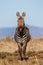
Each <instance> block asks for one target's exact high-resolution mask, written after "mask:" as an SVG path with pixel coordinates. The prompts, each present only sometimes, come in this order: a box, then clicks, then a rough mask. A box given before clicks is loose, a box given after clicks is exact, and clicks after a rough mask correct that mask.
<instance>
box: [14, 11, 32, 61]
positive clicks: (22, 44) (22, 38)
mask: <svg viewBox="0 0 43 65" xmlns="http://www.w3.org/2000/svg"><path fill="white" fill-rule="evenodd" d="M16 15H17V17H18V20H17V22H18V26H17V27H16V31H15V35H14V39H15V41H16V42H17V45H18V51H19V54H20V59H21V60H23V59H25V58H26V46H27V42H28V41H29V40H30V39H31V35H30V32H29V29H28V28H27V27H26V26H25V23H24V17H25V15H26V14H25V12H23V13H22V16H21V15H20V13H19V12H17V13H16Z"/></svg>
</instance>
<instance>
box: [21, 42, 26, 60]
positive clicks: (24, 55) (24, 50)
mask: <svg viewBox="0 0 43 65" xmlns="http://www.w3.org/2000/svg"><path fill="white" fill-rule="evenodd" d="M26 46H27V43H26V42H25V43H24V45H23V47H22V53H23V59H26Z"/></svg>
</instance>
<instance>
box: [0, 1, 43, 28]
mask: <svg viewBox="0 0 43 65" xmlns="http://www.w3.org/2000/svg"><path fill="white" fill-rule="evenodd" d="M17 11H19V12H20V14H22V12H23V11H25V12H26V17H25V23H26V24H28V25H32V26H37V27H43V0H0V28H1V27H16V26H17V17H16V12H17Z"/></svg>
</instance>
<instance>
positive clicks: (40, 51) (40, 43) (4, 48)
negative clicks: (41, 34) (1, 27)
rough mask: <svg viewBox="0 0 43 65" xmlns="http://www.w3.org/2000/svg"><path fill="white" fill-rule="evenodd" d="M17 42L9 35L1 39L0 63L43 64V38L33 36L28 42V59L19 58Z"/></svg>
mask: <svg viewBox="0 0 43 65" xmlns="http://www.w3.org/2000/svg"><path fill="white" fill-rule="evenodd" d="M18 57H19V53H18V46H17V43H16V42H15V41H14V40H12V39H11V38H10V37H9V36H8V37H5V38H4V39H1V40H0V65H43V38H36V39H35V38H32V39H31V40H30V42H28V44H27V50H26V57H28V60H23V61H20V60H18Z"/></svg>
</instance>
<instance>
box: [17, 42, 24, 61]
mask: <svg viewBox="0 0 43 65" xmlns="http://www.w3.org/2000/svg"><path fill="white" fill-rule="evenodd" d="M18 51H19V55H20V58H19V59H20V60H23V58H22V47H21V44H20V43H18Z"/></svg>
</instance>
